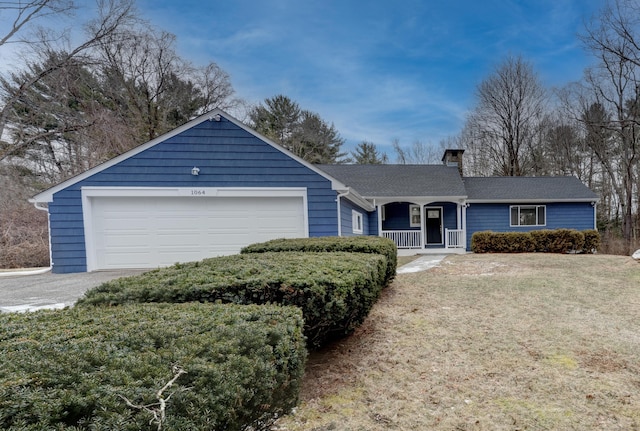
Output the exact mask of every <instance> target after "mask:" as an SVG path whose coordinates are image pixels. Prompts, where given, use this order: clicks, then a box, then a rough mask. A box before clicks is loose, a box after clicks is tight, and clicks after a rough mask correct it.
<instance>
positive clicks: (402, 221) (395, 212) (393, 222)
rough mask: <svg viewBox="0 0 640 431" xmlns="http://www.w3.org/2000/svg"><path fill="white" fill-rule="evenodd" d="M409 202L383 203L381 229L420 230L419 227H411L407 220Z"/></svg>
mask: <svg viewBox="0 0 640 431" xmlns="http://www.w3.org/2000/svg"><path fill="white" fill-rule="evenodd" d="M410 205H412V204H410V203H409V202H392V203H389V204H387V205H385V209H384V215H385V219H384V220H383V221H382V230H420V228H419V227H411V226H410V223H409V222H410V220H409V206H410Z"/></svg>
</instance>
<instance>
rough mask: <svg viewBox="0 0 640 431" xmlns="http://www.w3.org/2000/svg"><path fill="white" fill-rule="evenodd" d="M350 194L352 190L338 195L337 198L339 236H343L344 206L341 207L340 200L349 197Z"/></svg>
mask: <svg viewBox="0 0 640 431" xmlns="http://www.w3.org/2000/svg"><path fill="white" fill-rule="evenodd" d="M349 193H351V190H349V189H347V190H346V191H344V192H342V193H338V196H337V197H336V203H337V205H336V207H337V209H338V236H342V217H341V216H342V206H341V205H340V198H344V197H347V196H349Z"/></svg>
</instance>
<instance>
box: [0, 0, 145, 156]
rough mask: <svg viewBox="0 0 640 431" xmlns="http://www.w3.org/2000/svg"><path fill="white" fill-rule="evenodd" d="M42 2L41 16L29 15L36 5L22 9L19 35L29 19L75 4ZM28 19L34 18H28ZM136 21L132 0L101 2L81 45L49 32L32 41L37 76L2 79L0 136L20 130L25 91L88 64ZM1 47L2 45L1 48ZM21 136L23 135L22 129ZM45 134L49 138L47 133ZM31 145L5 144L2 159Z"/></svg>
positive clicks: (65, 8) (20, 75)
mask: <svg viewBox="0 0 640 431" xmlns="http://www.w3.org/2000/svg"><path fill="white" fill-rule="evenodd" d="M34 3H38V2H34ZM39 3H46V5H45V6H42V7H41V8H40V9H38V8H36V9H37V10H38V13H36V14H35V15H34V14H32V15H28V14H29V12H28V11H29V6H28V5H32V4H33V3H26V5H25V6H21V7H22V8H23V9H21V12H22V13H23V14H26V15H27V16H25V17H24V18H23V21H22V24H20V25H19V26H17V27H16V30H15V31H16V32H17V31H19V30H24V26H26V25H27V24H28V23H29V22H30V20H32V19H34V17H38V16H42V15H43V14H46V13H47V11H48V13H50V14H53V13H55V12H56V11H57V10H59V11H60V12H69V11H70V10H71V9H72V3H70V2H45V1H44V0H42V1H40V2H39ZM52 5H65V6H64V7H63V6H60V7H59V9H56V8H55V7H53V6H52ZM32 12H34V11H32ZM28 16H30V17H31V18H29V19H27V18H28ZM135 19H136V17H135V15H134V11H133V0H98V14H97V17H96V18H95V19H93V20H92V21H90V22H89V23H88V24H87V26H86V37H85V39H84V40H83V41H82V42H80V43H79V44H76V45H74V46H70V42H69V39H66V38H62V36H60V37H57V38H51V35H50V34H49V33H48V32H46V31H41V32H39V36H38V38H37V40H30V41H29V43H30V47H31V48H32V50H33V52H34V56H35V57H36V58H33V59H31V60H30V69H31V71H32V72H34V73H19V72H14V73H12V74H11V76H10V77H2V78H1V79H0V84H2V85H0V92H1V93H0V98H1V99H2V102H1V103H2V104H1V105H0V136H3V133H4V132H5V129H6V128H7V127H8V125H9V126H10V128H11V129H12V131H13V132H14V133H15V132H16V130H18V129H19V128H20V127H21V125H20V122H19V121H17V118H18V117H19V112H17V111H16V106H20V103H17V102H19V101H20V99H21V98H22V97H23V96H24V94H25V93H26V92H28V91H30V90H31V89H33V88H34V87H35V86H36V85H37V84H38V83H39V82H41V81H42V80H44V79H45V78H47V77H48V76H49V75H51V74H53V73H55V72H56V71H59V70H61V69H64V68H65V67H67V66H68V65H70V64H71V63H73V62H76V63H78V62H85V61H87V56H88V54H89V52H90V51H91V50H93V49H95V48H96V47H97V46H99V45H100V44H101V43H103V41H104V40H105V39H106V38H107V37H110V36H113V35H114V34H117V33H118V32H119V31H120V30H121V29H122V28H123V27H126V26H127V25H129V24H131V23H132V22H133V21H134V20H135ZM25 20H26V21H25ZM15 26H16V24H14V27H15ZM16 32H14V33H13V36H14V37H15V36H16V34H17V33H16ZM5 43H6V42H5ZM0 47H2V46H1V45H0ZM52 53H57V54H58V55H57V56H55V57H54V56H52ZM52 59H55V61H51V60H52ZM36 63H41V64H46V67H40V68H37V67H33V66H34V65H35V64H36ZM34 108H36V107H34ZM18 133H20V131H19V130H18ZM44 133H45V135H46V132H44ZM40 137H41V136H33V139H39V138H40ZM31 143H32V141H31V140H25V141H20V142H12V143H11V144H7V143H4V144H2V145H1V146H0V160H3V159H5V158H6V157H8V156H9V155H11V154H14V153H15V152H17V151H20V150H21V149H22V148H23V147H27V146H29V145H30V144H31Z"/></svg>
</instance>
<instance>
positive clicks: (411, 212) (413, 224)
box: [409, 204, 422, 227]
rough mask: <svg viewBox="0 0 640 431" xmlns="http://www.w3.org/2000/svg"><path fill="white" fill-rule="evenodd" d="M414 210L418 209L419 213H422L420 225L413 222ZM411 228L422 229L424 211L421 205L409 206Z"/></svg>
mask: <svg viewBox="0 0 640 431" xmlns="http://www.w3.org/2000/svg"><path fill="white" fill-rule="evenodd" d="M414 208H418V211H420V221H419V222H418V223H414V222H413V218H412V215H413V209H414ZM409 227H422V209H421V208H420V205H415V204H411V205H409Z"/></svg>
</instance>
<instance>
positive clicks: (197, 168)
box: [191, 166, 200, 177]
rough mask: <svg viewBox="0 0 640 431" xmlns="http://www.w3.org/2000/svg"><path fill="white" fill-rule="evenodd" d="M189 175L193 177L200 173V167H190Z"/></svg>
mask: <svg viewBox="0 0 640 431" xmlns="http://www.w3.org/2000/svg"><path fill="white" fill-rule="evenodd" d="M191 175H193V176H194V177H197V176H198V175H200V168H199V167H197V166H194V167H193V169H191Z"/></svg>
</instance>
